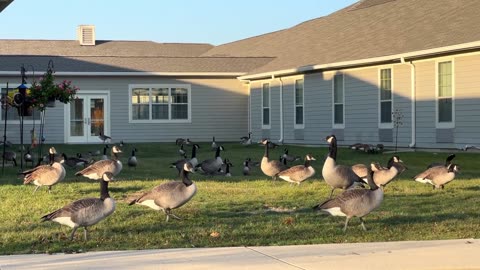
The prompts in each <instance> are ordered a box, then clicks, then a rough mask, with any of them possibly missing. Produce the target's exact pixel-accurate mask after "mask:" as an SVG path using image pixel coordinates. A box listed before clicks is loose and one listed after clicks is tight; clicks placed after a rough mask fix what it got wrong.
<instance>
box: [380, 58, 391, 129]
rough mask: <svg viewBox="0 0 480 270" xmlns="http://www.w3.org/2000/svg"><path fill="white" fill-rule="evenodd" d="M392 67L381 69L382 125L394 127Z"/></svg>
mask: <svg viewBox="0 0 480 270" xmlns="http://www.w3.org/2000/svg"><path fill="white" fill-rule="evenodd" d="M392 105H393V102H392V69H390V68H386V69H381V70H380V127H384V128H392V127H393V126H392Z"/></svg>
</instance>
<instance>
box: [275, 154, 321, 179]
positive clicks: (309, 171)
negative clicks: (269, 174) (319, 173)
mask: <svg viewBox="0 0 480 270" xmlns="http://www.w3.org/2000/svg"><path fill="white" fill-rule="evenodd" d="M312 160H315V158H314V157H313V156H312V155H310V154H308V155H306V156H305V163H304V164H303V165H297V166H293V167H291V168H289V169H286V170H284V171H281V172H280V173H278V177H280V178H281V179H283V180H285V181H287V182H290V183H292V184H293V183H296V184H297V185H300V183H302V182H303V181H305V180H307V179H308V178H310V177H312V176H313V175H314V174H315V169H314V168H313V167H312V164H311V161H312Z"/></svg>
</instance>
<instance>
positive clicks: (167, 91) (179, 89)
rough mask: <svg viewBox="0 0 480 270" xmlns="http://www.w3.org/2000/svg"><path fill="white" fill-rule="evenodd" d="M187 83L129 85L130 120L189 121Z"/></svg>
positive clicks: (188, 89)
mask: <svg viewBox="0 0 480 270" xmlns="http://www.w3.org/2000/svg"><path fill="white" fill-rule="evenodd" d="M190 99H191V97H190V86H189V85H151V86H149V85H133V86H130V104H131V107H130V108H131V117H130V120H131V121H132V122H140V123H141V122H189V121H191V119H190Z"/></svg>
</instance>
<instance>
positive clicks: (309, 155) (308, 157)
mask: <svg viewBox="0 0 480 270" xmlns="http://www.w3.org/2000/svg"><path fill="white" fill-rule="evenodd" d="M305 160H316V159H315V158H314V157H313V156H312V155H311V154H307V155H306V156H305Z"/></svg>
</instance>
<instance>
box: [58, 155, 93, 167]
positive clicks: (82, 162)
mask: <svg viewBox="0 0 480 270" xmlns="http://www.w3.org/2000/svg"><path fill="white" fill-rule="evenodd" d="M62 156H63V160H64V162H63V164H65V165H67V166H68V167H71V168H76V167H80V166H83V167H85V166H86V165H87V164H88V160H86V159H83V158H81V154H80V153H78V154H77V157H67V155H66V154H65V153H62ZM79 156H80V157H79Z"/></svg>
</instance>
